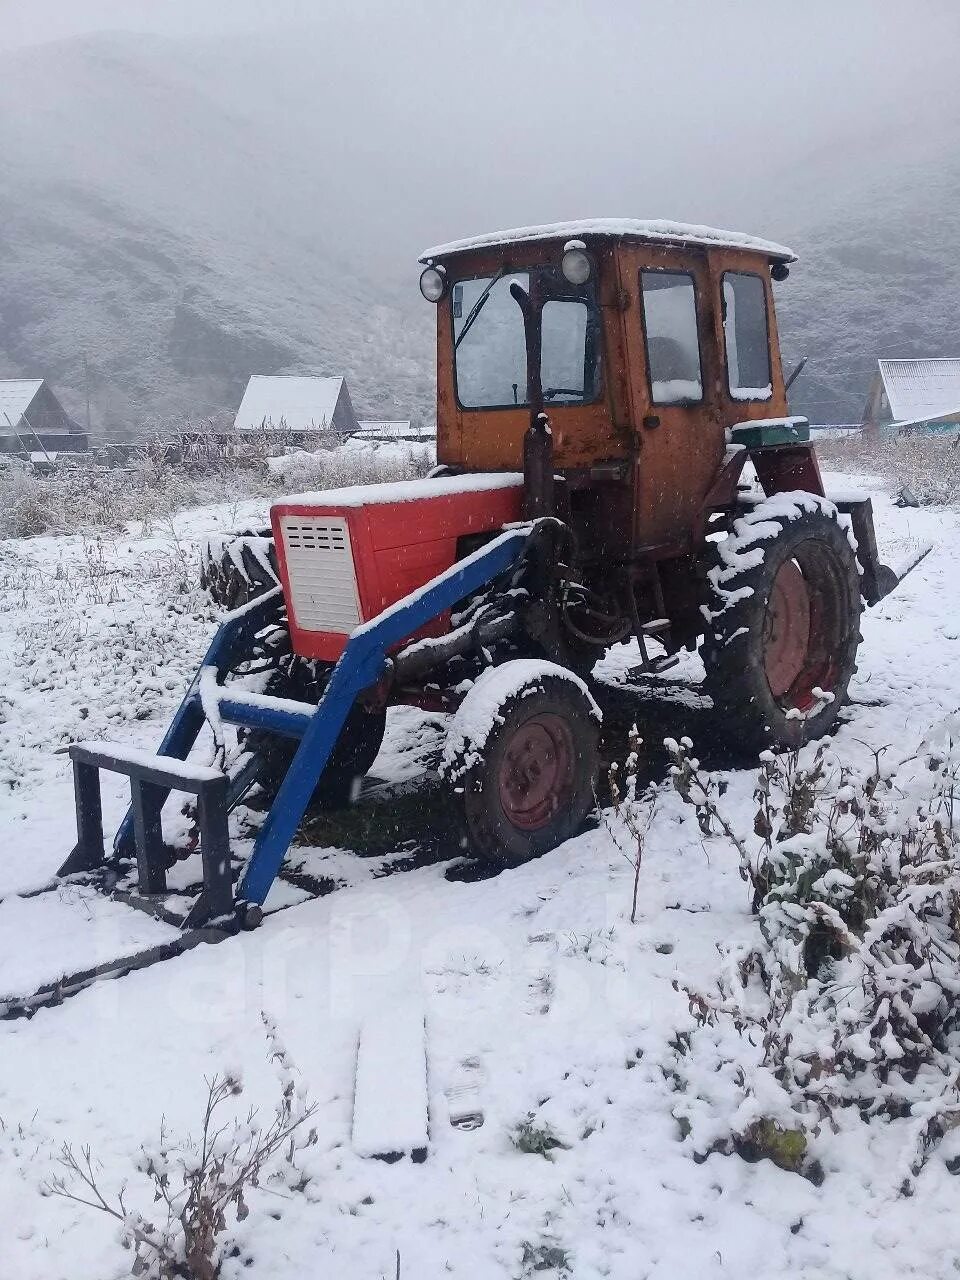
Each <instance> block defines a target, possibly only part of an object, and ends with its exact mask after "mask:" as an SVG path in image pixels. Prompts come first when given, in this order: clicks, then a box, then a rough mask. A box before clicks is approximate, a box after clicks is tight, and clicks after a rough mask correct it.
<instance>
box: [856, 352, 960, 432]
mask: <svg viewBox="0 0 960 1280" xmlns="http://www.w3.org/2000/svg"><path fill="white" fill-rule="evenodd" d="M863 426H864V429H865V430H880V431H884V430H887V431H897V430H899V431H956V430H958V429H960V360H953V359H950V360H941V359H936V360H878V361H877V372H876V373H875V374H874V376H873V381H872V382H871V384H870V393H869V395H868V396H867V404H866V408H865V409H864V412H863Z"/></svg>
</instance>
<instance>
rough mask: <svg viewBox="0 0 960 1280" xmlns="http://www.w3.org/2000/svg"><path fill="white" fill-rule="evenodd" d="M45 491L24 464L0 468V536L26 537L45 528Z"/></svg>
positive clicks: (41, 531) (46, 518)
mask: <svg viewBox="0 0 960 1280" xmlns="http://www.w3.org/2000/svg"><path fill="white" fill-rule="evenodd" d="M47 521H48V516H47V511H46V494H45V491H44V488H43V485H42V483H41V482H40V481H39V480H38V479H37V477H36V476H35V475H33V474H32V473H31V472H30V471H28V470H27V468H26V467H21V466H11V465H8V466H4V467H2V468H0V538H29V537H31V536H32V535H33V534H35V533H43V531H44V529H46V528H47Z"/></svg>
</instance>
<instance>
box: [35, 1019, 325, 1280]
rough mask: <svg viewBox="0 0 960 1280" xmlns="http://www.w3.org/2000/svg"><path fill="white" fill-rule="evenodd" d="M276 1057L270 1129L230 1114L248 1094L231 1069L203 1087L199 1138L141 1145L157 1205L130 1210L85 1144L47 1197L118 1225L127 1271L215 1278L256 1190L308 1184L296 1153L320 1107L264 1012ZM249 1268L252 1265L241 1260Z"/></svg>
mask: <svg viewBox="0 0 960 1280" xmlns="http://www.w3.org/2000/svg"><path fill="white" fill-rule="evenodd" d="M262 1016H263V1022H264V1026H265V1029H266V1033H267V1041H268V1044H269V1051H270V1057H271V1059H272V1061H273V1062H274V1063H275V1064H276V1066H277V1069H278V1073H279V1076H280V1081H281V1086H282V1089H281V1097H280V1101H279V1102H278V1103H277V1106H276V1108H275V1111H274V1114H273V1116H272V1118H271V1119H270V1121H269V1123H266V1124H261V1123H259V1120H258V1116H257V1113H256V1111H254V1110H253V1109H251V1110H250V1111H248V1112H247V1113H246V1115H245V1116H242V1117H238V1116H236V1115H235V1114H234V1115H233V1116H230V1117H227V1116H225V1115H224V1114H223V1113H224V1109H225V1108H226V1107H228V1105H229V1103H230V1100H231V1099H232V1098H235V1097H237V1096H239V1095H240V1094H241V1093H242V1092H243V1084H242V1082H241V1079H240V1074H239V1072H237V1071H235V1070H227V1071H225V1072H224V1073H223V1075H220V1076H214V1077H213V1078H212V1079H211V1080H208V1081H207V1082H206V1083H207V1099H206V1104H205V1106H204V1113H203V1121H202V1125H201V1130H200V1135H199V1137H198V1138H189V1137H186V1138H178V1137H176V1136H175V1135H173V1134H171V1133H169V1132H168V1131H167V1130H166V1129H165V1127H164V1126H163V1125H161V1128H160V1137H159V1141H158V1142H156V1143H152V1144H149V1145H144V1146H143V1147H141V1149H140V1156H139V1158H138V1160H137V1162H136V1171H137V1173H138V1174H140V1175H141V1177H142V1178H143V1179H144V1180H145V1183H146V1187H145V1190H146V1191H147V1192H148V1193H149V1196H150V1200H151V1204H152V1207H150V1208H144V1209H143V1210H142V1211H141V1210H140V1209H137V1208H135V1207H134V1206H133V1205H129V1204H128V1203H127V1195H128V1191H129V1188H128V1187H127V1186H124V1187H123V1189H122V1190H121V1191H119V1192H118V1193H116V1194H115V1195H111V1194H110V1193H109V1192H107V1191H105V1190H104V1189H103V1188H102V1187H101V1184H100V1178H101V1174H100V1171H99V1169H98V1166H97V1163H96V1162H95V1160H94V1158H93V1155H92V1152H91V1149H90V1147H89V1146H85V1147H82V1148H81V1150H80V1152H79V1154H78V1153H77V1152H76V1151H74V1149H73V1148H72V1147H71V1146H70V1145H69V1144H67V1145H65V1146H64V1147H63V1149H62V1151H61V1153H60V1157H59V1165H60V1172H58V1173H57V1174H55V1175H54V1176H52V1177H51V1178H50V1179H49V1180H48V1181H46V1182H45V1183H44V1184H43V1185H42V1188H41V1190H42V1192H43V1194H45V1195H54V1196H62V1197H64V1198H65V1199H68V1200H72V1201H74V1202H75V1203H77V1204H82V1205H86V1206H87V1207H88V1208H91V1209H96V1210H98V1211H99V1212H101V1213H105V1214H108V1215H109V1216H110V1217H112V1218H115V1219H116V1220H117V1222H118V1223H119V1224H120V1234H119V1240H120V1244H121V1246H122V1247H123V1248H124V1249H126V1250H129V1251H131V1252H132V1255H133V1261H132V1265H131V1268H130V1270H131V1274H132V1275H135V1276H145V1277H147V1278H148V1280H217V1277H218V1276H219V1275H220V1274H221V1270H222V1266H223V1263H224V1261H225V1260H226V1258H227V1257H229V1256H238V1255H239V1254H240V1253H241V1250H240V1249H239V1247H238V1246H237V1245H236V1244H234V1243H233V1242H232V1241H231V1239H230V1235H229V1227H230V1221H231V1219H232V1220H234V1221H236V1222H238V1223H239V1222H242V1221H243V1220H244V1219H245V1218H246V1217H247V1215H248V1214H249V1212H250V1209H249V1203H248V1202H249V1199H250V1196H251V1191H252V1190H253V1189H255V1188H257V1187H259V1186H260V1185H261V1183H262V1182H266V1181H270V1182H272V1183H278V1184H280V1185H282V1186H283V1187H284V1188H285V1189H287V1190H302V1189H303V1187H304V1186H305V1185H306V1181H305V1179H304V1176H303V1174H302V1172H301V1171H300V1169H299V1168H298V1167H297V1164H296V1156H297V1153H298V1151H301V1150H302V1149H303V1148H304V1147H306V1146H308V1145H310V1144H311V1143H313V1142H315V1141H316V1133H315V1132H314V1131H313V1130H310V1131H307V1130H306V1129H305V1125H306V1123H307V1121H308V1120H309V1119H310V1118H311V1116H312V1115H313V1114H314V1111H315V1107H314V1106H313V1105H311V1104H309V1103H308V1101H307V1098H306V1092H305V1090H304V1089H303V1087H302V1085H301V1084H300V1083H299V1081H298V1079H297V1076H296V1068H295V1067H294V1064H293V1063H292V1061H291V1060H290V1057H289V1054H288V1053H287V1050H286V1049H285V1047H284V1045H283V1043H282V1041H281V1040H280V1036H279V1033H278V1031H277V1028H276V1025H275V1024H274V1022H273V1021H272V1020H271V1019H270V1018H268V1017H267V1016H266V1015H262ZM243 1261H244V1265H249V1263H250V1261H252V1259H250V1258H244V1259H243Z"/></svg>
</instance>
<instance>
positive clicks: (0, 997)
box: [0, 851, 178, 1212]
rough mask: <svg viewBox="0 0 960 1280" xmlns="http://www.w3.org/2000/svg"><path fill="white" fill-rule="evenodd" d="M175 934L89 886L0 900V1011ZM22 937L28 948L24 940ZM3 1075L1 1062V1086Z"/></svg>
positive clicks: (172, 937)
mask: <svg viewBox="0 0 960 1280" xmlns="http://www.w3.org/2000/svg"><path fill="white" fill-rule="evenodd" d="M66 852H67V851H65V853H66ZM177 936H178V930H177V929H175V928H174V927H173V926H172V925H168V924H163V923H161V922H160V921H159V920H154V919H153V917H152V916H148V915H146V914H144V913H143V912H142V911H131V910H130V908H129V907H125V906H123V905H122V904H121V903H119V902H112V901H111V900H110V899H109V898H105V897H104V896H103V894H101V893H97V892H96V891H94V890H93V889H82V888H74V887H72V886H67V887H64V888H62V889H59V890H55V891H54V892H52V893H45V894H42V895H41V896H39V897H33V898H20V897H16V896H10V897H6V898H3V899H0V1012H2V1009H3V1002H4V1000H5V999H7V998H9V997H13V996H19V995H25V994H28V993H30V992H32V991H35V990H37V989H38V988H39V987H41V986H43V985H45V984H46V983H51V982H56V981H57V979H58V978H61V977H63V976H64V975H65V974H71V973H79V972H82V971H84V970H87V969H93V968H95V967H96V966H97V965H99V964H103V963H105V962H106V961H108V960H115V959H118V958H119V957H121V956H133V955H136V954H137V952H139V951H144V950H146V948H148V947H153V946H157V945H160V944H162V943H165V942H173V941H175V940H176V938H177ZM26 938H29V940H30V946H29V947H25V946H24V945H23V943H24V939H26ZM3 1079H4V1071H3V1068H2V1066H0V1087H2V1083H3ZM0 1202H2V1198H0ZM0 1212H2V1210H0Z"/></svg>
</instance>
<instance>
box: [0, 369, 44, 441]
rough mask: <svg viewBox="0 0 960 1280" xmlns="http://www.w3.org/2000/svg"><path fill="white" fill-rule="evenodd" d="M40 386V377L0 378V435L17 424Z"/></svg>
mask: <svg viewBox="0 0 960 1280" xmlns="http://www.w3.org/2000/svg"><path fill="white" fill-rule="evenodd" d="M42 386H43V379H42V378H0V435H2V434H3V431H4V429H7V428H8V423H9V426H10V427H15V426H17V424H18V423H19V422H20V419H21V418H22V417H23V415H24V414H25V413H26V411H27V410H28V409H29V408H30V401H31V400H32V399H33V397H34V396H35V395H36V394H37V392H38V391H39V390H40V388H41V387H42Z"/></svg>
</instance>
